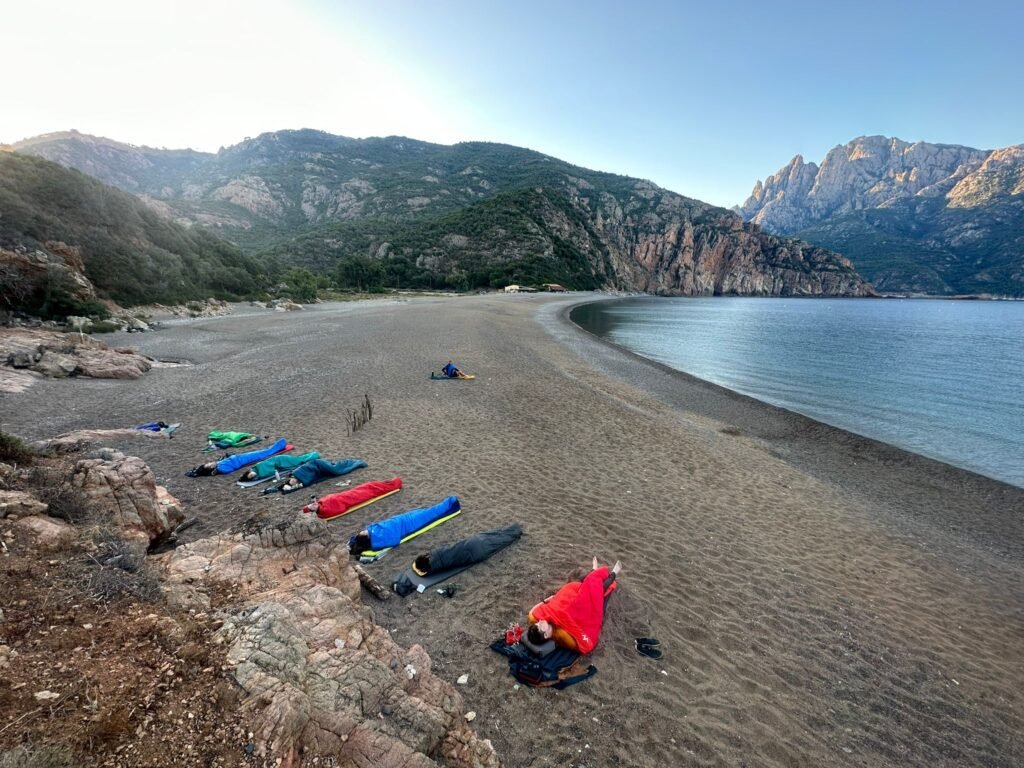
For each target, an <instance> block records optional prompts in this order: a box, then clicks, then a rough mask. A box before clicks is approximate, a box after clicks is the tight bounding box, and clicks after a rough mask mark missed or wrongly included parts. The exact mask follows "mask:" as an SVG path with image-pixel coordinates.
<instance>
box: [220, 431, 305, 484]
mask: <svg viewBox="0 0 1024 768" xmlns="http://www.w3.org/2000/svg"><path fill="white" fill-rule="evenodd" d="M287 447H288V441H287V440H285V439H284V438H281V439H280V440H278V441H277V442H276V443H274V444H273V445H271V446H270V447H269V448H264V449H263V450H260V451H249V452H248V453H236V454H235V455H234V456H228V457H227V458H226V459H221V460H220V461H218V462H217V474H218V475H229V474H231V473H232V472H234V471H235V470H236V469H241V468H242V467H245V466H248V465H249V464H255V463H256V462H257V461H263V460H264V459H269V458H270V457H271V456H273V455H274V454H275V453H280V452H281V451H283V450H284V449H285V448H287Z"/></svg>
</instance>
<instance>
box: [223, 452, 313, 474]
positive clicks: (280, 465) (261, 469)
mask: <svg viewBox="0 0 1024 768" xmlns="http://www.w3.org/2000/svg"><path fill="white" fill-rule="evenodd" d="M319 458H320V454H319V453H317V452H316V451H310V452H309V453H304V454H302V455H301V456H289V455H288V454H280V455H278V456H271V457H270V458H269V459H264V460H263V461H261V462H260V463H259V464H257V465H256V466H255V467H253V468H252V471H253V472H255V473H256V477H255V478H254V479H255V480H265V479H267V478H268V477H273V476H274V475H275V474H277V473H278V472H288V471H290V470H293V469H295V468H296V467H301V466H302V465H303V464H305V463H306V462H307V461H314V460H316V459H319ZM218 471H219V470H218Z"/></svg>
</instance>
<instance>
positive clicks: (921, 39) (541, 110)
mask: <svg viewBox="0 0 1024 768" xmlns="http://www.w3.org/2000/svg"><path fill="white" fill-rule="evenodd" d="M1022 34H1024V0H1003V1H1002V2H995V1H994V0H973V1H972V2H950V1H948V0H920V1H918V2H911V1H909V0H888V1H887V2H877V1H876V0H858V2H856V3H852V2H851V3H846V2H830V1H829V0H814V1H813V2H812V1H809V0H808V1H806V2H803V1H797V0H791V1H782V2H772V1H771V0H761V2H748V1H747V0H731V2H709V0H700V1H699V2H690V1H689V0H685V1H684V0H679V1H678V2H672V1H671V0H661V1H660V2H654V1H653V0H647V1H637V2H626V0H620V1H619V2H605V1H604V0H597V1H594V0H591V1H590V2H583V1H582V0H580V1H578V2H559V1H558V0H546V1H535V0H516V1H515V2H498V0H493V1H492V0H470V1H463V0H448V1H446V0H436V1H435V2H422V1H421V2H413V0H407V1H406V2H394V1H390V2H389V1H388V0H361V1H360V2H350V1H349V0H344V1H338V2H328V0H320V1H316V0H307V1H306V2H300V1H299V0H293V2H275V1H273V0H245V1H244V2H235V1H234V0H202V1H201V2H196V1H195V0H163V2H147V1H146V0H132V1H131V2H118V1H113V0H111V1H109V2H108V1H106V0H91V1H90V2H80V1H78V0H66V1H65V2H55V1H54V0H0V41H2V44H3V63H2V66H3V96H2V104H3V106H2V108H0V142H12V141H17V140H19V139H22V138H26V137H28V136H32V135H36V134H39V133H46V132H50V131H58V130H66V129H69V128H76V129H78V130H80V131H82V132H85V133H94V134H99V135H103V136H108V137H110V138H113V139H118V140H121V141H127V142H130V143H134V144H147V145H150V146H163V147H176V148H177V147H193V148H195V149H202V150H216V149H217V148H218V147H220V146H226V145H230V144H233V143H236V142H237V141H239V140H241V139H242V138H244V137H246V136H255V135H257V134H259V133H262V132H264V131H271V130H278V129H282V128H319V129H322V130H325V131H329V132H331V133H338V134H343V135H346V136H379V135H392V134H396V135H404V136H410V137H413V138H417V139H423V140H427V141H437V142H442V143H452V142H456V141H464V140H488V141H500V142H506V143H509V144H516V145H519V146H526V147H530V148H532V149H536V150H539V151H541V152H545V153H548V154H551V155H555V156H556V157H560V158H563V159H565V160H568V161H570V162H574V163H577V164H579V165H583V166H587V167H590V168H595V169H599V170H606V171H614V172H617V173H623V174H628V175H631V176H640V177H643V178H648V179H651V180H653V181H655V182H656V183H658V184H661V185H662V186H665V187H668V188H670V189H672V190H675V191H677V192H681V193H683V194H686V195H689V196H691V197H696V198H699V199H703V200H706V201H708V202H711V203H716V204H719V205H727V206H728V205H733V204H735V203H739V202H741V201H742V200H743V199H744V198H745V197H746V196H747V195H748V194H749V192H750V189H751V188H752V186H753V184H754V182H755V181H756V180H757V179H759V178H764V177H765V176H767V175H769V174H771V173H774V172H775V171H776V170H778V168H780V167H781V166H782V165H784V164H785V163H786V162H788V161H789V159H790V158H791V157H792V156H793V155H795V154H798V153H799V154H802V155H804V157H805V158H806V159H807V160H815V161H818V160H820V159H821V158H822V157H823V156H824V155H825V153H826V152H827V151H828V150H829V149H830V148H831V147H833V146H835V145H837V144H844V143H846V142H847V141H849V140H850V139H853V138H855V137H856V136H860V135H869V134H883V135H887V136H898V137H900V138H902V139H906V140H910V141H913V140H925V141H933V142H944V143H955V144H967V145H969V146H974V147H981V148H994V147H1002V146H1007V145H1010V144H1019V143H1022V142H1024V37H1022Z"/></svg>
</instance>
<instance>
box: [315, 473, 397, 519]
mask: <svg viewBox="0 0 1024 768" xmlns="http://www.w3.org/2000/svg"><path fill="white" fill-rule="evenodd" d="M400 490H402V478H400V477H395V478H392V479H391V480H371V481H370V482H368V483H363V484H362V485H357V486H356V487H355V488H349V489H348V490H347V491H340V492H339V493H332V494H330V495H328V496H324V497H323V498H322V499H320V498H317V497H316V496H314V497H313V499H312V500H311V501H310V502H309V504H307V505H306V506H304V507H303V508H302V512H303V513H304V514H307V515H316V516H317V517H319V518H320V519H321V520H330V519H332V518H335V517H341V516H342V515H347V514H348V513H349V512H352V511H353V510H356V509H362V508H363V507H365V506H366V505H367V504H373V503H374V502H375V501H379V500H380V499H383V498H386V497H387V496H391V495H392V494H395V493H398V492H399V491H400Z"/></svg>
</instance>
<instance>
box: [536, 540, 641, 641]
mask: <svg viewBox="0 0 1024 768" xmlns="http://www.w3.org/2000/svg"><path fill="white" fill-rule="evenodd" d="M621 570H622V563H620V562H618V561H616V562H615V565H613V566H612V568H611V569H610V570H609V569H608V567H607V566H598V564H597V558H596V557H595V558H594V568H593V570H592V571H591V572H590V573H588V574H587V575H586V577H585V578H584V579H583V581H570V582H569V583H568V584H566V585H565V586H564V587H562V588H561V589H560V590H558V591H557V592H556V593H555V594H554V595H552V596H551V597H549V598H548V599H547V600H544V601H543V602H541V603H537V605H535V606H533V609H532V610H531V611H530V614H529V616H528V617H527V619H528V621H529V623H530V628H529V629H528V630H527V631H526V636H525V637H526V639H527V640H528V641H529V643H528V644H529V645H533V646H536V647H540V646H543V645H544V644H545V643H546V642H547V641H548V640H553V641H554V642H555V645H557V646H559V647H561V648H568V649H569V650H571V651H577V652H579V653H590V652H591V651H592V650H594V647H595V646H596V645H597V639H598V637H599V636H600V635H601V627H602V626H603V625H604V602H605V599H606V598H607V597H608V596H609V595H611V593H612V592H614V591H615V589H616V588H617V587H618V584H616V583H615V577H616V576H618V575H619V572H620V571H621Z"/></svg>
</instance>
